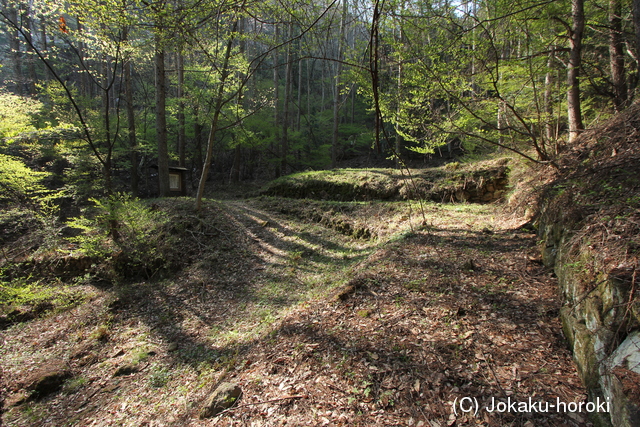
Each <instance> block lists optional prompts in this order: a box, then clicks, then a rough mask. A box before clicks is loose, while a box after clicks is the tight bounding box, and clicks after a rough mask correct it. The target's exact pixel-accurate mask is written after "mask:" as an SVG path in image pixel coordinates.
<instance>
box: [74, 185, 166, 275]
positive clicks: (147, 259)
mask: <svg viewBox="0 0 640 427" xmlns="http://www.w3.org/2000/svg"><path fill="white" fill-rule="evenodd" d="M91 201H92V202H93V203H94V206H93V207H92V208H91V209H90V210H89V211H88V212H85V214H84V215H83V216H80V217H77V218H73V219H71V220H70V221H69V222H68V224H69V225H70V226H71V227H73V228H79V229H81V230H83V233H82V234H80V235H79V236H76V237H73V238H71V240H72V241H73V242H75V243H76V244H78V245H79V248H80V250H81V251H82V252H84V253H85V254H86V255H87V256H89V257H92V258H94V259H96V260H98V261H99V262H103V263H104V262H106V263H109V264H110V265H111V267H113V272H115V273H116V274H117V275H118V276H121V277H125V278H134V277H146V278H150V277H151V276H153V275H154V274H155V273H157V272H158V271H159V270H161V269H162V268H164V267H166V265H165V264H166V262H167V260H166V256H167V252H168V250H169V249H170V247H171V239H170V238H169V237H168V236H167V234H166V233H165V226H166V224H167V222H168V215H167V214H166V213H164V212H162V211H160V210H158V209H155V208H154V207H153V205H152V206H149V205H147V204H146V203H145V202H143V201H141V200H139V199H136V198H132V197H131V196H129V195H127V194H115V195H113V196H111V197H109V198H106V199H103V200H98V199H91Z"/></svg>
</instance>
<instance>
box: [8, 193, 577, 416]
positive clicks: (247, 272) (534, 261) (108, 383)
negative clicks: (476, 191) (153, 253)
mask: <svg viewBox="0 0 640 427" xmlns="http://www.w3.org/2000/svg"><path fill="white" fill-rule="evenodd" d="M191 203H192V202H191V201H187V200H186V199H184V200H181V199H178V200H175V201H173V200H172V201H160V202H159V206H160V209H163V210H167V211H168V212H172V213H174V214H176V215H186V214H185V212H187V209H186V208H185V207H184V205H186V204H189V206H190V204H191ZM518 225H519V224H518V223H517V221H516V220H509V219H508V218H506V217H505V215H504V214H503V213H502V210H501V207H500V206H499V205H473V204H451V205H445V204H435V203H429V204H423V205H422V206H421V205H420V204H418V203H412V202H411V203H410V202H386V203H378V202H365V203H346V202H345V203H341V202H319V201H317V202H310V201H296V202H293V201H290V200H286V199H279V198H267V197H261V198H255V199H248V200H242V201H237V200H236V201H233V200H232V201H223V202H209V203H207V206H206V209H205V213H204V214H203V216H202V217H201V218H200V219H199V220H198V226H197V227H191V228H189V229H188V230H187V231H188V232H185V236H184V239H183V240H182V241H181V242H182V243H181V244H182V245H184V248H183V250H184V253H185V254H196V255H189V257H190V258H189V263H188V265H185V268H183V269H182V270H181V271H179V272H178V273H177V274H175V275H172V276H170V277H167V278H161V277H157V278H156V277H150V278H148V280H144V281H137V282H135V283H130V282H127V283H120V284H111V283H110V284H105V283H100V282H82V283H78V284H76V285H70V286H72V287H73V288H74V290H75V291H76V292H77V293H78V295H81V297H78V298H77V299H76V301H75V302H74V303H72V304H71V303H70V304H68V307H65V308H63V309H58V310H51V311H47V312H45V313H44V314H42V315H41V316H40V317H38V318H36V319H34V320H30V321H26V322H23V323H18V324H14V325H12V326H10V327H8V328H7V329H6V330H5V331H3V338H2V339H3V340H4V342H3V346H2V349H1V350H0V357H1V358H2V365H3V370H4V373H3V378H2V381H3V383H2V387H3V390H4V391H5V404H4V410H5V412H4V414H3V415H2V419H3V421H4V423H5V424H6V425H11V426H39V425H47V426H49V425H82V426H90V425H96V426H102V425H131V426H134V425H135V426H142V425H147V426H191V425H193V426H209V425H217V426H231V425H247V426H249V425H252V426H262V425H266V426H274V425H300V426H302V425H345V426H347V425H348V426H353V425H362V426H373V425H378V426H394V425H397V426H412V425H415V426H427V427H432V426H433V427H435V426H454V425H455V426H463V425H464V426H467V425H489V426H507V425H512V426H582V425H589V424H588V421H587V420H586V419H585V418H584V417H583V415H582V414H566V413H563V412H560V413H557V412H555V411H554V410H551V411H550V412H549V413H540V412H537V413H536V412H534V413H495V412H494V413H489V412H487V411H485V410H482V408H481V410H480V411H479V413H478V414H477V415H472V414H462V413H461V412H459V411H458V413H457V414H456V413H454V411H453V402H454V401H456V402H457V401H459V400H460V399H461V398H463V397H471V398H476V399H477V400H478V402H479V404H480V406H481V407H484V406H485V405H486V406H491V399H492V398H495V399H499V400H501V401H507V398H511V400H512V401H513V400H518V401H526V400H527V399H528V398H529V397H531V398H532V399H533V401H539V402H551V403H555V402H556V399H559V400H560V401H562V402H573V401H583V400H584V399H585V395H584V389H583V387H582V386H581V384H580V381H579V379H578V376H577V373H576V370H575V367H574V365H573V363H572V361H571V355H570V352H569V351H568V349H567V345H566V342H565V340H564V338H563V336H562V331H561V326H560V323H559V320H558V310H559V308H560V307H559V299H558V297H557V292H556V283H555V279H554V278H553V277H552V275H551V274H550V272H549V271H547V270H546V269H545V268H544V267H543V266H542V265H541V263H540V260H539V256H538V252H539V251H538V248H536V236H535V235H534V234H531V233H530V232H528V231H526V230H524V229H520V228H518ZM185 258H188V256H187V255H185ZM185 262H186V261H185ZM54 367H62V368H59V369H62V371H64V372H65V375H66V377H67V379H66V380H65V382H64V385H63V386H62V389H61V390H60V391H58V392H56V393H53V394H48V395H47V396H44V397H42V398H39V399H34V398H29V396H28V395H27V393H26V392H25V389H27V388H28V383H29V381H30V379H31V378H33V377H34V376H36V375H37V374H38V373H42V372H46V371H47V369H53V368H54ZM221 381H232V382H236V383H238V384H239V385H240V387H241V388H242V396H241V398H240V400H239V401H238V403H237V405H236V406H234V407H232V408H231V409H230V410H228V411H225V412H224V413H223V414H221V415H219V416H218V417H215V418H211V419H206V420H201V419H199V418H198V413H199V411H200V409H201V407H202V404H203V403H204V400H205V399H206V398H207V396H208V394H209V393H210V392H211V390H212V389H213V388H215V386H216V384H218V383H219V382H221Z"/></svg>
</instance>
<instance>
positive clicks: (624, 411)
mask: <svg viewBox="0 0 640 427" xmlns="http://www.w3.org/2000/svg"><path fill="white" fill-rule="evenodd" d="M572 228H574V230H572ZM539 236H540V237H541V240H542V242H543V244H544V245H545V246H544V248H543V260H544V262H545V264H547V265H548V266H553V267H554V270H555V272H556V274H557V276H558V282H559V286H560V295H561V297H562V299H563V303H564V306H563V308H562V309H561V311H560V317H561V319H562V325H563V330H564V334H565V336H566V337H567V339H568V341H569V344H570V346H571V348H572V349H573V357H574V360H575V362H576V365H577V368H578V372H579V374H580V376H581V378H582V380H583V382H584V384H585V386H586V388H587V390H588V392H589V400H591V401H595V400H596V399H597V398H600V399H601V400H602V399H605V400H608V402H609V403H610V405H609V409H610V412H609V413H592V414H590V415H591V417H592V419H593V421H594V422H595V423H596V424H599V425H613V426H616V427H626V426H629V427H630V426H638V425H640V331H639V330H638V325H640V316H639V314H640V310H638V308H639V307H638V303H637V300H634V295H633V293H634V291H635V289H634V283H635V286H637V285H638V284H637V283H636V282H635V276H634V275H633V274H632V273H633V270H629V269H628V268H625V267H624V266H619V268H616V269H607V268H606V267H605V266H603V265H601V264H599V263H598V262H597V260H596V258H597V257H596V254H594V253H593V252H594V251H593V250H592V249H590V248H589V245H584V244H576V242H575V239H574V237H575V236H576V231H575V223H573V222H572V221H571V220H568V219H566V218H563V217H562V215H558V214H557V211H556V212H555V213H554V214H548V213H545V212H544V211H543V214H542V216H541V221H540V225H539ZM627 270H628V271H627Z"/></svg>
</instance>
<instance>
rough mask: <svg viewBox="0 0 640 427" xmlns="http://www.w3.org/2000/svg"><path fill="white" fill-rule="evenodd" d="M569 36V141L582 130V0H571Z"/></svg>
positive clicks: (583, 20) (583, 19) (583, 22)
mask: <svg viewBox="0 0 640 427" xmlns="http://www.w3.org/2000/svg"><path fill="white" fill-rule="evenodd" d="M571 17H572V21H573V22H572V27H571V37H570V38H569V47H570V53H569V66H568V70H567V86H568V90H567V112H568V120H569V142H573V141H574V140H575V139H576V138H577V137H578V135H580V133H581V132H582V131H583V130H584V124H583V123H582V108H581V99H580V80H579V77H580V67H581V66H582V36H583V33H584V24H585V18H584V0H571Z"/></svg>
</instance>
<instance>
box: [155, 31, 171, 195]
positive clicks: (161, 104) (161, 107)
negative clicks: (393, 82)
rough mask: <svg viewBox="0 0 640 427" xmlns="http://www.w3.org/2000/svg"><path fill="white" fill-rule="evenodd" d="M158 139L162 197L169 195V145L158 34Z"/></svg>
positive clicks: (164, 87) (162, 64) (159, 185)
mask: <svg viewBox="0 0 640 427" xmlns="http://www.w3.org/2000/svg"><path fill="white" fill-rule="evenodd" d="M155 50H156V51H155V69H156V140H157V143H158V189H159V192H160V196H161V197H166V196H168V195H169V148H168V145H167V108H166V94H167V93H166V76H165V74H166V73H165V65H164V57H165V50H164V45H163V41H162V40H161V37H160V36H159V35H157V36H156V47H155Z"/></svg>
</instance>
